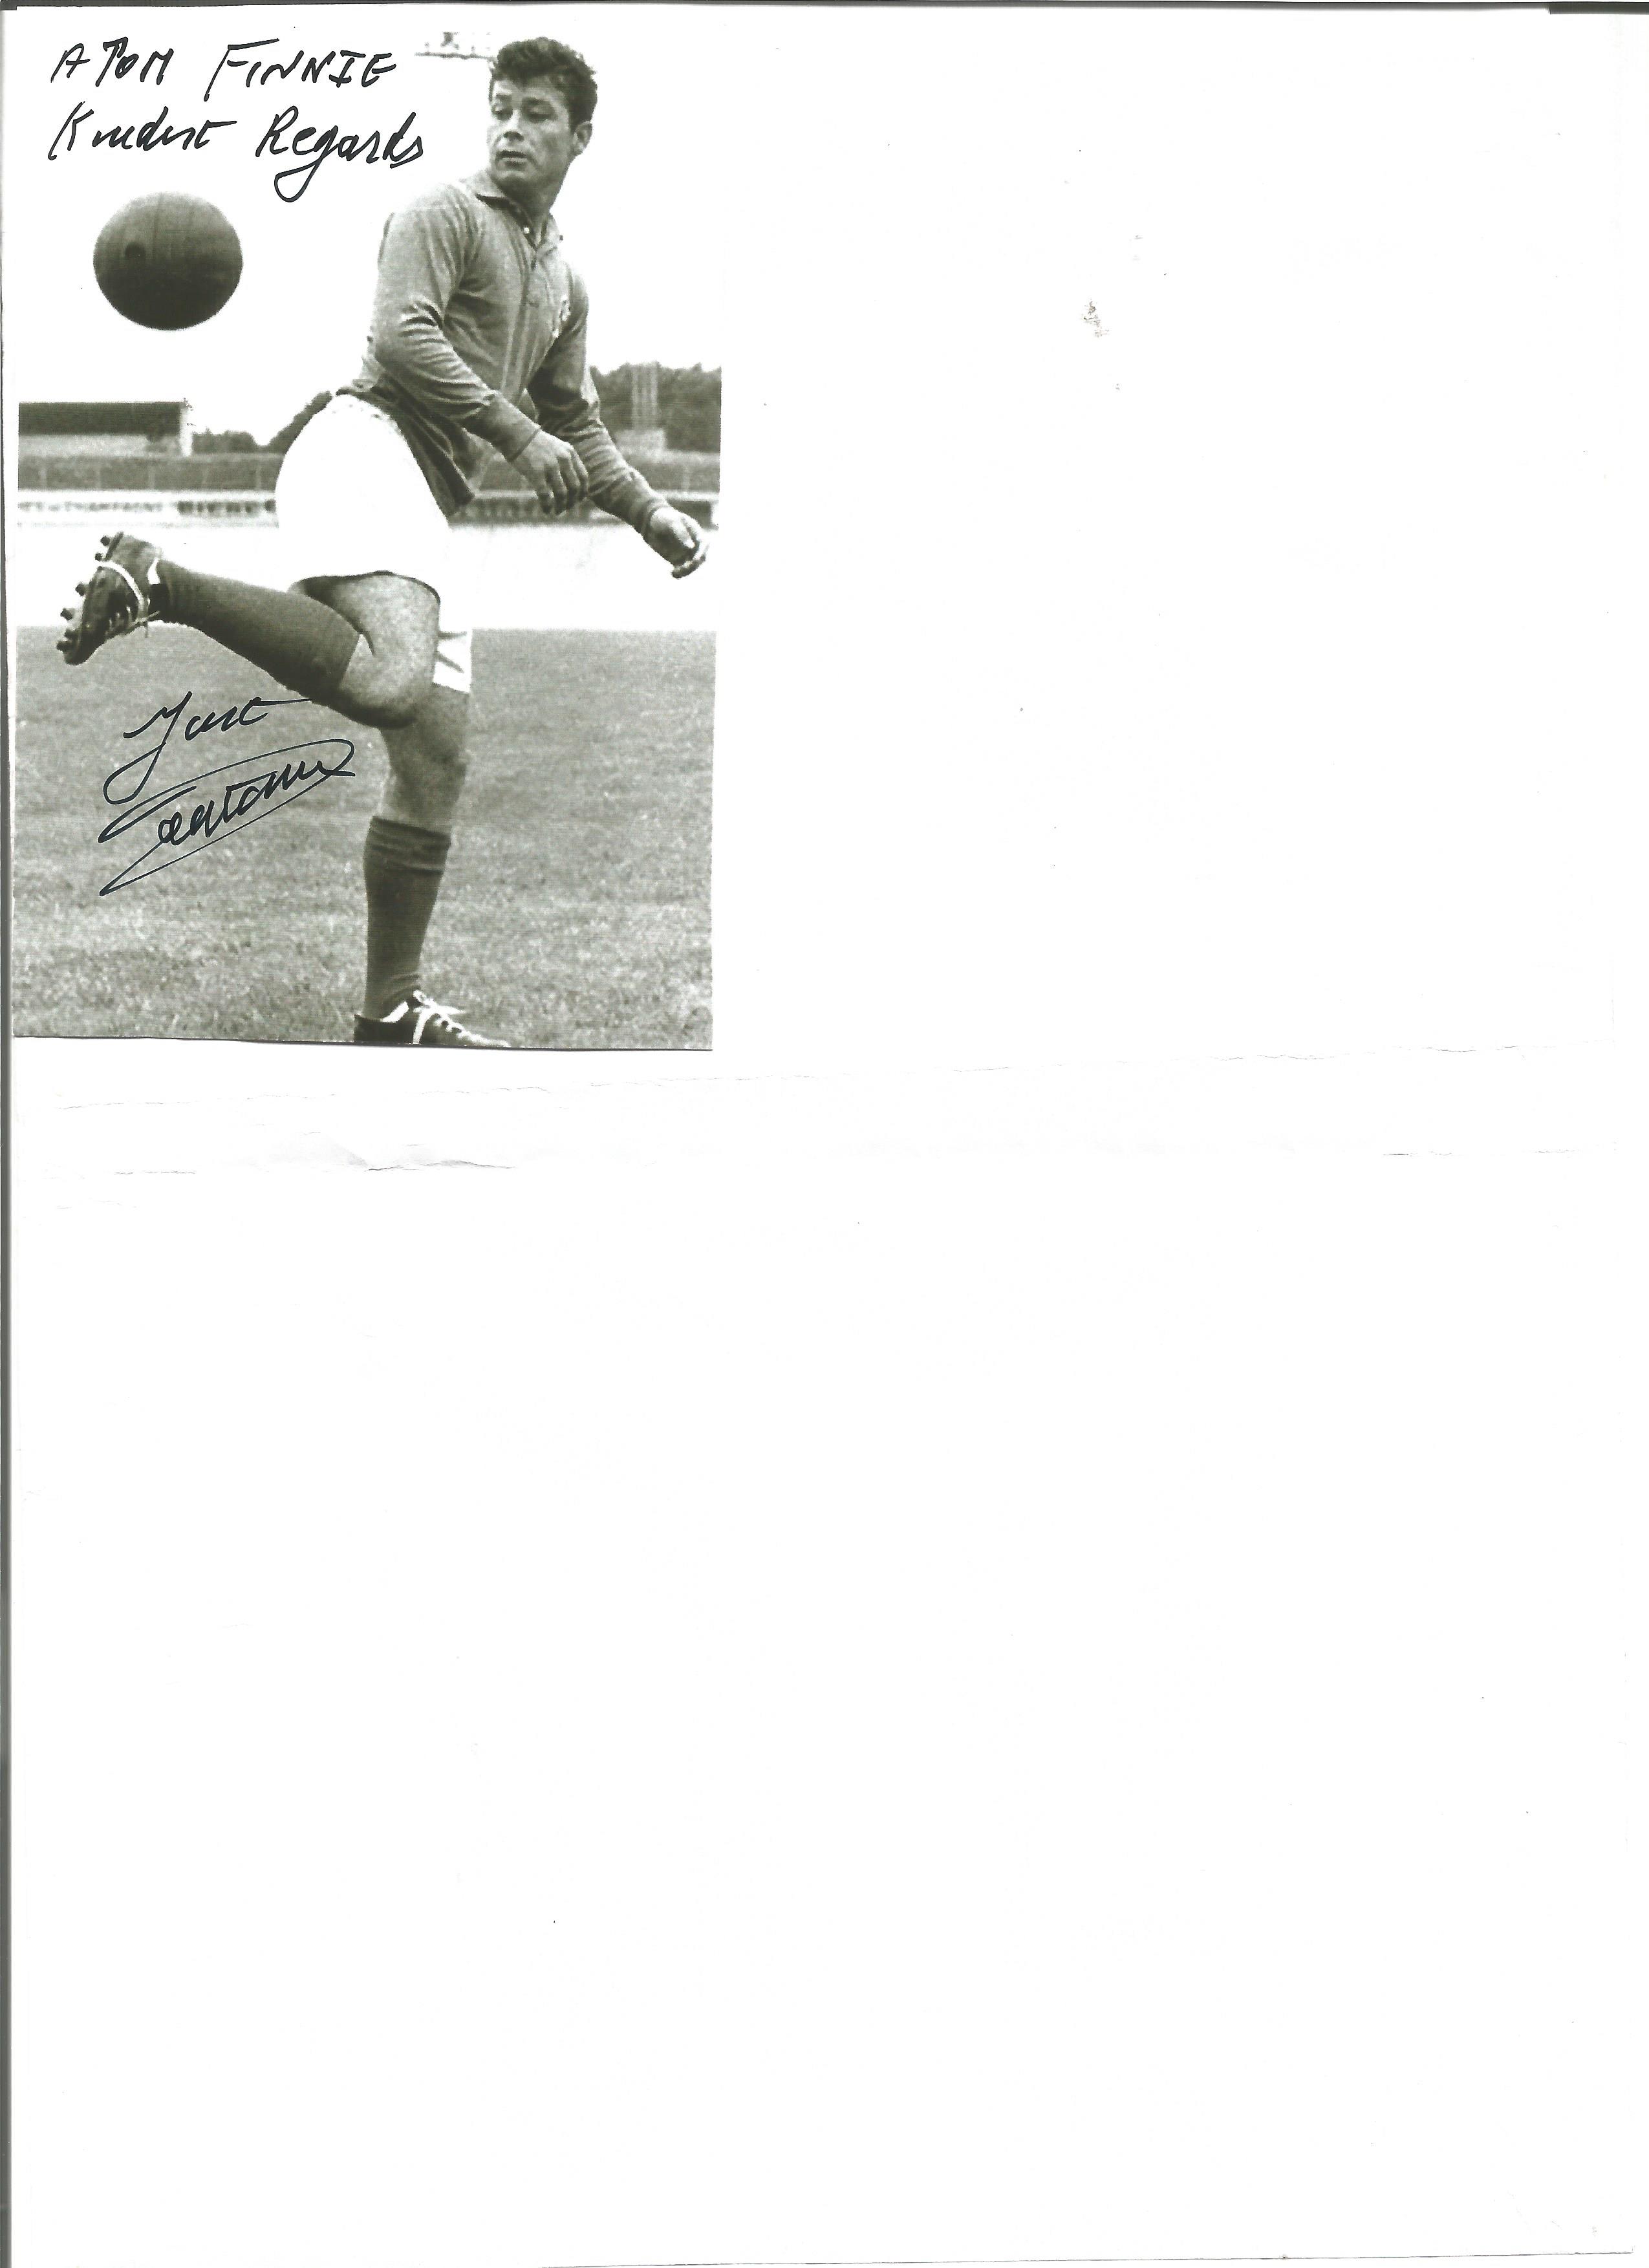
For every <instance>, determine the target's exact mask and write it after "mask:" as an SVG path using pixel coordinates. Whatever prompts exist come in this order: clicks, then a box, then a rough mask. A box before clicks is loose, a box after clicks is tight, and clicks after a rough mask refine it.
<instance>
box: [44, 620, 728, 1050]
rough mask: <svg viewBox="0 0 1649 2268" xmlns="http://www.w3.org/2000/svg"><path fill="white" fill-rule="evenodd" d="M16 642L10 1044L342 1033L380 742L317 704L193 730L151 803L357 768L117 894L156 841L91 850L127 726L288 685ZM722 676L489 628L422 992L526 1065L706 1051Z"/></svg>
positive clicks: (361, 919) (226, 664)
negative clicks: (298, 762) (269, 774)
mask: <svg viewBox="0 0 1649 2268" xmlns="http://www.w3.org/2000/svg"><path fill="white" fill-rule="evenodd" d="M714 676H715V640H714V638H713V637H711V636H710V634H708V633H705V632H679V631H669V632H648V633H630V632H627V631H600V630H490V631H489V630H480V631H477V632H476V635H475V699H474V703H473V704H472V711H471V733H470V762H469V779H468V784H467V786H466V788H465V791H464V799H463V802H462V803H461V805H460V807H459V814H458V824H457V828H456V831H455V833H454V836H453V852H452V858H451V859H450V861H449V864H448V865H447V870H446V877H445V882H444V884H443V886H442V890H441V896H440V901H439V902H438V905H437V907H436V909H435V918H434V921H433V922H432V924H431V930H430V937H429V942H428V945H427V946H426V948H425V952H424V959H423V979H424V983H425V984H426V985H427V986H428V988H429V990H431V993H433V995H434V996H435V998H437V999H438V1000H443V1001H445V1002H448V1003H449V1004H451V1005H454V1006H456V1007H458V1008H459V1009H460V1010H462V1011H463V1012H464V1013H465V1015H466V1017H467V1020H469V1021H471V1022H472V1023H473V1024H474V1025H475V1028H476V1029H477V1030H479V1031H483V1032H488V1033H491V1034H494V1035H497V1037H499V1038H501V1039H507V1040H509V1041H510V1042H512V1044H514V1045H515V1046H517V1047H527V1048H707V1047H708V1046H709V1045H710V720H711V705H712V698H713V689H714ZM279 690H280V689H279V688H278V687H276V686H274V685H272V684H270V683H269V681H267V680H266V679H265V678H264V677H263V676H262V674H261V672H259V671H257V670H255V669H254V668H253V667H252V666H251V665H250V664H249V663H247V662H242V661H239V660H237V659H235V658H234V656H232V655H231V654H227V653H225V652H223V650H222V649H221V648H220V647H217V646H215V645H213V644H211V643H210V641H209V640H208V639H206V638H203V637H201V636H199V634H198V633H197V632H195V631H194V630H184V629H180V628H177V627H173V626H162V627H158V628H157V629H155V630H153V631H151V633H150V634H149V635H148V636H147V637H145V636H143V635H141V634H140V635H139V636H138V637H132V638H128V639H123V640H121V642H120V643H119V644H116V645H113V646H111V647H109V648H108V649H107V651H106V652H102V653H99V654H98V655H96V656H95V657H94V658H93V659H92V661H90V662H89V663H87V664H86V665H85V666H84V667H83V668H80V669H73V670H71V669H69V668H66V667H65V666H64V665H63V661H62V660H61V659H60V658H59V656H58V654H57V652H56V651H55V640H54V637H53V634H52V632H50V631H49V630H24V631H22V632H20V633H19V636H18V670H17V676H16V679H15V681H14V684H13V703H14V711H15V715H16V720H17V774H16V801H15V825H16V858H15V864H14V869H13V875H14V923H13V961H12V980H13V981H12V1002H13V1028H14V1029H15V1030H16V1031H17V1032H18V1033H19V1034H21V1035H38V1036H58V1037H66V1038H77V1037H87V1038H92V1037H95V1038H134V1039H210V1040H322V1041H342V1040H347V1039H348V1038H349V1036H350V1027H351V1020H352V1018H353V1015H354V1013H355V1010H356V1008H357V1006H358V1005H359V1001H358V997H357V996H358V992H359V988H360V982H361V973H362V966H363V958H364V950H365V903H364V895H363V891H362V885H361V845H362V841H363V838H364V834H365V831H366V822H367V819H368V817H369V816H370V815H371V814H372V809H373V807H374V806H375V804H376V802H377V799H378V794H379V788H380V786H381V784H382V782H383V778H384V773H385V769H386V758H385V755H384V746H383V742H382V740H381V739H380V738H379V735H378V734H377V733H374V732H372V731H370V730H368V729H367V728H365V727H364V726H361V725H351V724H350V723H348V722H347V721H345V720H344V719H342V718H338V717H336V716H335V715H334V713H333V712H332V711H329V710H325V709H321V708H320V707H319V706H305V707H302V708H287V709H277V710H276V711H272V712H271V714H270V716H269V718H268V720H267V721H266V722H265V723H264V724H263V725H261V726H257V725H251V726H246V727H241V728H238V729H236V730H234V731H232V733H229V734H227V735H225V736H223V737H222V738H220V737H219V735H218V734H217V733H216V732H214V733H210V735H209V736H203V737H202V738H200V739H197V740H195V741H194V742H193V743H192V744H190V745H188V746H185V744H184V740H183V734H182V731H181V729H178V730H177V731H175V732H174V733H173V736H172V739H171V740H170V741H169V742H168V744H167V747H166V753H165V755H163V756H162V758H161V760H160V764H159V766H158V769H157V770H156V772H155V775H154V781H153V785H154V788H155V789H156V790H158V789H160V788H161V787H163V786H165V785H166V784H169V783H170V782H172V781H173V780H182V779H185V778H187V777H188V776H189V775H190V774H192V773H194V772H196V771H200V770H203V769H205V768H206V767H207V766H209V765H213V764H220V763H223V762H225V761H226V760H227V759H228V758H230V757H233V758H235V759H237V761H239V759H241V758H242V757H244V758H245V759H246V768H247V770H248V771H249V772H250V771H253V770H255V769H256V766H257V759H258V757H259V755H260V754H261V752H263V751H265V750H271V751H272V750H274V749H276V748H278V747H286V746H290V745H291V743H293V742H295V741H298V740H309V739H313V738H315V737H317V736H320V735H322V734H333V733H341V734H342V735H343V736H344V737H345V738H347V739H350V740H353V741H354V742H355V744H356V755H355V758H354V767H353V768H354V770H355V771H356V772H357V774H358V775H359V777H357V778H354V779H340V780H332V781H325V782H323V783H321V784H320V786H318V787H317V788H315V789H314V790H313V792H310V793H308V794H306V795H305V796H303V797H302V798H301V799H298V801H296V802H294V803H293V804H291V806H290V807H285V808H281V809H276V810H271V811H270V812H269V814H267V816H265V817H264V818H262V819H261V821H259V822H258V823H257V824H256V825H255V826H251V827H248V828H245V829H244V830H243V831H241V832H239V833H236V834H234V835H232V836H229V837H228V838H227V839H220V840H219V841H217V842H216V843H214V844H213V847H212V848H211V849H210V850H208V851H202V852H200V853H199V854H198V855H197V856H195V857H192V858H185V859H183V860H181V861H180V863H179V864H177V865H173V866H171V867H168V868H167V869H166V871H165V872H163V873H156V874H154V875H153V876H152V877H151V879H149V880H143V881H139V882H136V883H135V884H134V885H132V886H131V887H127V888H124V889H121V890H118V891H116V892H115V893H114V895H111V896H109V897H99V895H98V893H99V889H100V888H101V887H102V886H103V885H104V884H105V883H106V882H107V881H109V880H112V879H113V877H114V875H115V874H116V873H119V872H120V870H121V868H122V867H123V866H125V865H129V863H130V860H131V859H132V858H134V857H135V856H136V852H137V851H138V850H139V849H141V848H142V846H143V843H144V840H145V839H146V838H145V836H142V835H138V834H136V833H134V834H133V835H131V836H125V837H122V838H121V839H120V840H118V841H116V842H114V843H99V841H98V839H97V837H98V833H99V828H101V827H102V826H104V825H105V824H106V822H107V821H108V820H109V819H110V818H111V817H113V816H114V815H115V814H114V807H113V806H110V805H109V804H107V803H106V802H105V801H104V799H103V793H102V786H103V781H104V779H105V777H107V775H108V774H109V773H110V772H111V771H112V770H114V767H115V766H116V765H117V764H119V763H121V762H123V761H124V760H125V759H126V758H128V757H129V756H130V755H132V754H133V753H134V752H135V751H136V750H138V749H140V748H144V747H149V746H150V745H151V744H152V740H153V739H154V737H155V735H152V734H151V735H150V736H149V737H148V738H147V739H137V740H124V739H122V737H121V736H122V734H123V733H126V732H128V731H129V729H130V728H131V727H133V726H134V725H140V724H142V723H143V722H144V719H145V718H148V717H151V715H152V714H153V713H154V712H155V711H156V710H157V709H158V708H159V707H160V706H161V705H162V704H163V703H172V702H174V701H176V699H177V698H178V696H180V694H182V693H185V692H188V693H189V694H190V695H191V696H192V697H191V700H190V703H189V706H188V710H186V711H185V712H184V713H185V716H186V717H187V716H188V715H189V714H191V713H193V712H194V711H207V710H209V709H210V710H213V711H218V712H220V713H221V712H223V711H226V710H228V709H229V708H231V707H232V706H233V705H235V704H238V703H241V702H243V701H245V700H246V698H247V696H248V695H250V694H253V693H255V692H263V693H267V694H271V695H273V694H275V693H276V692H278V691H279ZM151 834H152V830H151Z"/></svg>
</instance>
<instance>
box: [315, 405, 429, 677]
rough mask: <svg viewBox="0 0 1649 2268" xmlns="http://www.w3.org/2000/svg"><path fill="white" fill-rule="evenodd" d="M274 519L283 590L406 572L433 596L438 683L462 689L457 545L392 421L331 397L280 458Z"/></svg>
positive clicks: (381, 412)
mask: <svg viewBox="0 0 1649 2268" xmlns="http://www.w3.org/2000/svg"><path fill="white" fill-rule="evenodd" d="M275 516H276V525H277V527H278V528H279V531H280V540H281V556H282V562H283V572H284V576H285V579H286V581H287V582H288V583H307V582H309V581H311V580H312V579H313V578H317V577H328V576H337V577H342V576H345V575H404V576H405V577H406V578H407V580H408V581H409V582H411V583H423V584H424V585H426V586H427V587H428V588H429V589H430V590H431V591H433V592H434V593H435V595H436V597H437V598H438V600H440V604H441V613H440V623H439V628H438V631H437V634H436V645H435V682H436V684H438V685H446V686H450V687H451V688H452V689H453V692H454V693H467V692H468V690H469V687H470V635H469V610H468V607H467V602H466V600H465V598H464V595H463V593H462V592H461V590H460V585H459V578H458V572H457V562H456V559H455V556H454V554H455V552H456V549H457V546H456V545H455V544H454V543H453V532H452V529H451V528H450V527H448V526H447V524H446V515H445V512H443V511H442V510H441V507H440V506H439V504H437V502H436V501H435V498H434V497H432V496H431V493H430V484H429V482H427V481H426V480H425V479H424V477H423V474H422V473H421V472H420V471H419V469H418V461H417V459H416V457H415V456H414V455H413V453H412V452H411V450H410V449H409V447H408V446H407V444H406V442H405V441H404V440H403V438H401V429H400V427H399V426H398V425H397V424H396V423H395V421H394V418H393V417H391V416H388V414H387V413H386V411H384V410H382V409H377V408H376V407H375V406H374V405H373V404H372V402H370V401H361V400H360V399H359V397H358V396H357V395H356V394H334V396H333V398H332V400H331V401H329V402H328V404H327V406H326V408H325V409H322V410H320V411H318V412H317V413H316V415H315V416H313V417H312V418H311V419H310V421H309V423H308V424H307V425H306V426H305V428H304V430H303V431H302V432H301V433H300V434H299V435H298V438H297V439H296V440H295V441H294V442H293V444H292V446H291V448H290V449H289V450H288V451H287V453H286V456H285V459H284V460H283V463H282V466H281V470H280V477H279V478H278V479H277V480H276V483H275Z"/></svg>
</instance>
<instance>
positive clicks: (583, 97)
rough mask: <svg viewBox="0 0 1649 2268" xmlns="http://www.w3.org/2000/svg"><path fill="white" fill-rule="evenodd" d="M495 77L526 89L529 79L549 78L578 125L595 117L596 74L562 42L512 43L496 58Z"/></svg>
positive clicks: (580, 56)
mask: <svg viewBox="0 0 1649 2268" xmlns="http://www.w3.org/2000/svg"><path fill="white" fill-rule="evenodd" d="M492 76H493V77H494V78H507V79H509V80H511V81H512V83H513V84H514V85H517V86H525V85H526V82H527V81H528V79H533V78H547V79H549V80H550V81H552V82H553V84H554V85H556V87H557V88H559V90H560V92H561V99H562V100H563V102H564V103H565V104H566V106H567V115H568V117H569V118H571V121H572V122H573V124H574V125H575V126H582V125H583V124H584V122H585V120H586V119H589V118H593V117H594V115H595V73H594V72H593V70H591V69H590V66H589V64H588V63H585V59H584V57H583V56H582V55H580V54H579V53H578V49H577V48H570V47H567V46H566V45H565V44H564V43H563V41H562V40H511V42H510V44H509V46H508V47H507V48H499V50H498V52H497V55H495V56H494V57H493V60H492Z"/></svg>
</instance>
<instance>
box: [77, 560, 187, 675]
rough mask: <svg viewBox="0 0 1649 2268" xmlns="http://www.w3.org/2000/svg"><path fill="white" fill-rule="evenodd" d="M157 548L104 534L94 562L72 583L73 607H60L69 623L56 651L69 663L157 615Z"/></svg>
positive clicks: (89, 655) (159, 594)
mask: <svg viewBox="0 0 1649 2268" xmlns="http://www.w3.org/2000/svg"><path fill="white" fill-rule="evenodd" d="M159 560H160V553H159V550H158V547H157V546H156V545H154V544H152V543H145V542H144V540H143V538H142V537H141V536H138V535H106V536H105V537H104V539H103V541H102V544H101V546H100V547H99V551H98V556H97V563H96V564H95V565H94V566H93V568H92V573H91V575H90V577H89V578H87V580H86V581H85V582H84V583H77V584H76V585H75V592H76V595H77V597H78V599H79V600H80V604H79V605H78V606H77V607H65V608H63V620H64V622H67V623H68V625H69V627H68V629H67V630H65V631H64V632H63V636H62V637H60V638H59V639H58V641H57V651H58V652H59V653H61V654H62V656H63V659H64V660H65V661H66V662H69V663H70V664H73V663H76V662H82V661H89V660H90V659H92V655H93V654H94V653H95V652H97V650H98V648H99V646H100V645H107V644H108V642H109V640H110V639H111V638H117V637H125V636H126V635H127V633H128V632H129V631H130V630H136V628H137V626H138V624H139V623H140V622H156V621H158V620H159V618H160V615H161V612H162V606H163V601H164V593H163V592H162V591H161V588H160V581H159V578H158V576H157V575H156V573H155V569H156V567H157V566H158V563H159Z"/></svg>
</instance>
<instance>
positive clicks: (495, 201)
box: [464, 166, 561, 250]
mask: <svg viewBox="0 0 1649 2268" xmlns="http://www.w3.org/2000/svg"><path fill="white" fill-rule="evenodd" d="M464 187H465V188H467V189H469V190H472V191H473V192H474V194H475V195H476V196H478V197H480V198H482V200H483V201H484V202H485V203H488V204H490V205H502V206H503V208H504V211H505V212H507V213H509V214H510V215H511V216H512V218H513V219H515V220H518V221H519V223H520V224H521V226H522V227H523V228H524V229H526V234H527V239H528V241H529V242H530V243H531V244H532V245H533V246H534V249H536V250H541V249H542V248H543V247H544V246H545V245H555V244H559V243H560V242H561V231H560V230H559V229H558V228H557V227H556V216H555V214H554V213H546V214H545V215H544V230H543V233H542V235H541V236H534V234H533V232H532V230H531V228H530V227H529V226H528V225H527V218H526V214H525V213H524V212H523V211H522V210H521V208H520V206H519V205H518V204H517V203H516V202H515V200H514V198H513V197H512V196H511V195H508V193H507V192H506V191H505V190H503V189H501V188H499V187H498V184H497V181H495V180H493V178H492V175H491V174H490V173H489V172H488V171H487V169H486V167H485V166H482V169H481V171H480V173H472V174H471V175H470V177H469V179H468V180H467V181H466V182H465V184H464Z"/></svg>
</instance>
